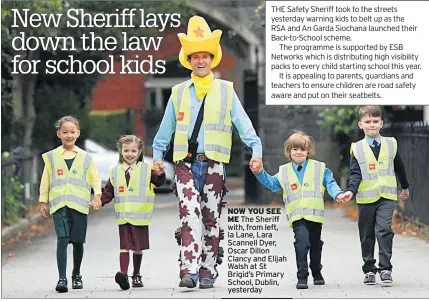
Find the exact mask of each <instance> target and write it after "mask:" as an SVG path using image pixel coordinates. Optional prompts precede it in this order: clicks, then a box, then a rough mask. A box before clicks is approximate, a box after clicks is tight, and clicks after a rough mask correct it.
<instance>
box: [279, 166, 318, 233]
mask: <svg viewBox="0 0 429 301" xmlns="http://www.w3.org/2000/svg"><path fill="white" fill-rule="evenodd" d="M324 174H325V163H323V162H319V161H316V160H311V159H310V160H308V162H307V167H306V169H305V173H304V177H303V179H302V185H301V184H300V183H299V180H298V177H297V176H296V174H295V171H294V170H293V166H292V163H287V164H284V165H282V166H280V167H279V182H280V186H281V187H282V189H283V202H284V203H285V210H286V218H287V221H288V223H289V226H291V227H292V223H293V222H294V221H297V220H300V219H306V220H308V221H312V222H316V223H321V224H323V223H324V222H325V220H324V209H325V204H324V202H323V194H324V192H325V187H324V186H323V176H324Z"/></svg>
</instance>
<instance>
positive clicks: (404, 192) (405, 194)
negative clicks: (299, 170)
mask: <svg viewBox="0 0 429 301" xmlns="http://www.w3.org/2000/svg"><path fill="white" fill-rule="evenodd" d="M399 197H400V198H401V200H402V201H405V200H408V198H409V197H410V191H409V190H408V188H407V189H402V192H401V194H400V195H399Z"/></svg>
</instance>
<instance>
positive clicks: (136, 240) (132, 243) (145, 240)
mask: <svg viewBox="0 0 429 301" xmlns="http://www.w3.org/2000/svg"><path fill="white" fill-rule="evenodd" d="M119 167H120V168H121V169H122V170H123V172H124V173H125V179H126V181H127V185H128V184H129V182H130V177H131V175H132V173H133V170H135V168H136V163H133V164H132V165H128V164H126V163H122V164H120V165H119ZM127 171H128V172H127ZM150 181H151V183H152V184H153V185H155V186H157V187H158V186H162V185H164V184H165V182H166V177H165V174H161V175H156V173H155V172H154V171H152V172H151V179H150ZM114 197H115V188H114V186H113V185H112V183H111V181H110V179H109V180H108V181H107V184H106V186H105V188H104V190H103V194H102V195H101V203H102V205H103V206H105V205H106V204H108V203H110V202H111V201H112V200H113V199H114ZM119 240H120V248H121V249H122V250H133V251H142V250H147V249H149V230H148V226H147V225H143V226H136V225H132V224H130V223H125V224H122V225H119Z"/></svg>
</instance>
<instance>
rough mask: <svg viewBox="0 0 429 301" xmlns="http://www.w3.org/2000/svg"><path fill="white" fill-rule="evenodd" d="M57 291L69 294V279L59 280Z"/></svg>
mask: <svg viewBox="0 0 429 301" xmlns="http://www.w3.org/2000/svg"><path fill="white" fill-rule="evenodd" d="M55 290H56V291H57V292H59V293H67V292H68V291H69V289H68V288H67V279H60V280H58V283H57V286H56V287H55Z"/></svg>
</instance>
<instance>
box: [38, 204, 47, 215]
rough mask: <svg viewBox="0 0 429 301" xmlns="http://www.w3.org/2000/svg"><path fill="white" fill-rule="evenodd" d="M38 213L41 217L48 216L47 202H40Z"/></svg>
mask: <svg viewBox="0 0 429 301" xmlns="http://www.w3.org/2000/svg"><path fill="white" fill-rule="evenodd" d="M40 214H41V215H42V216H43V217H48V204H46V203H40Z"/></svg>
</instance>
